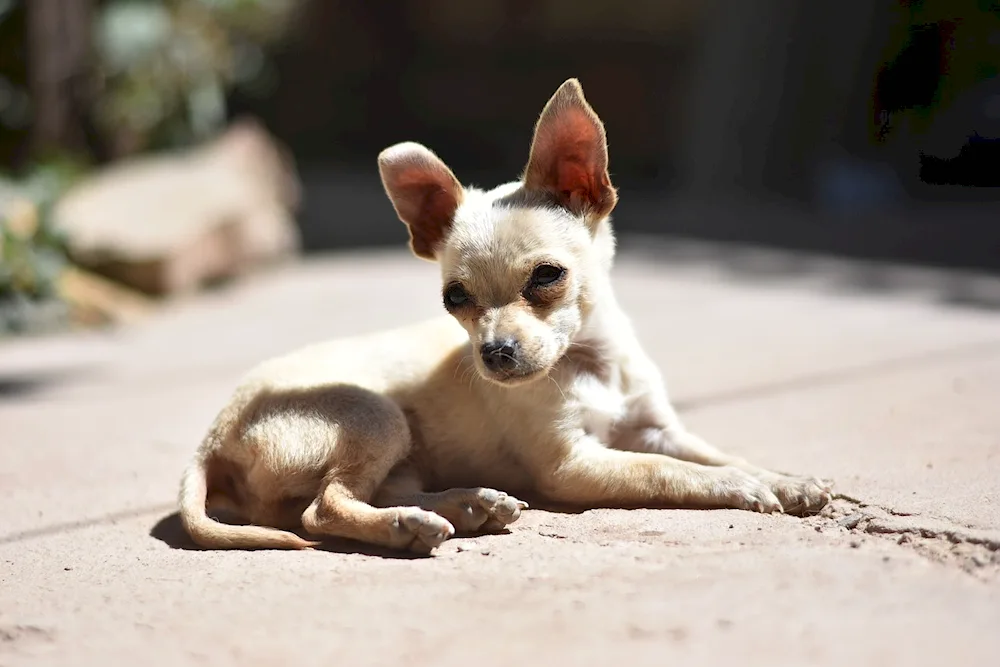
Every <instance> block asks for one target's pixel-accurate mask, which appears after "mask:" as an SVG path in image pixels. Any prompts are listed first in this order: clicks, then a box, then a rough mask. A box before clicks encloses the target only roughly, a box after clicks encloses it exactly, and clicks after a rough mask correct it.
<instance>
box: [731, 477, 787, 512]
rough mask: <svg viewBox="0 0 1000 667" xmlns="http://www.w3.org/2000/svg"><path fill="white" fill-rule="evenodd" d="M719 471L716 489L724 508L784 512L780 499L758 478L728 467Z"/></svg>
mask: <svg viewBox="0 0 1000 667" xmlns="http://www.w3.org/2000/svg"><path fill="white" fill-rule="evenodd" d="M717 470H718V479H717V480H716V484H715V488H716V492H717V493H718V495H719V498H720V500H721V502H722V505H723V506H724V507H727V508H731V509H738V510H749V511H751V512H762V513H764V514H770V513H772V512H778V513H780V512H782V511H783V507H782V504H781V501H780V500H778V497H777V496H776V495H775V494H774V493H773V492H772V491H771V489H770V488H768V486H767V484H765V483H763V482H761V481H760V480H759V479H757V478H756V477H753V476H752V475H750V474H749V473H746V472H743V471H742V470H740V469H739V468H730V467H728V466H727V467H722V468H718V469H717Z"/></svg>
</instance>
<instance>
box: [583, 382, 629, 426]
mask: <svg viewBox="0 0 1000 667" xmlns="http://www.w3.org/2000/svg"><path fill="white" fill-rule="evenodd" d="M573 394H574V397H575V401H574V403H575V405H574V407H575V411H576V414H577V419H579V420H580V422H581V424H582V426H583V430H584V431H586V432H587V433H588V434H590V435H592V436H594V437H595V438H597V439H599V440H600V441H602V442H605V443H607V442H609V441H610V438H611V432H612V431H613V430H614V427H615V425H616V424H618V423H619V422H620V421H621V420H622V419H624V418H625V415H626V413H627V403H626V398H625V395H624V394H623V393H622V391H621V389H619V388H618V386H617V384H612V383H606V382H602V381H601V380H600V379H599V378H597V377H594V376H590V375H587V376H582V377H579V378H577V380H576V382H575V383H574V391H573Z"/></svg>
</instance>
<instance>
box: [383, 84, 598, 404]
mask: <svg viewBox="0 0 1000 667" xmlns="http://www.w3.org/2000/svg"><path fill="white" fill-rule="evenodd" d="M378 164H379V172H380V174H381V176H382V183H383V185H384V186H385V190H386V193H387V194H388V195H389V199H390V200H391V201H392V204H393V206H394V207H395V209H396V213H397V214H398V215H399V217H400V219H401V220H402V221H403V222H405V223H406V225H407V227H409V230H410V247H411V248H412V249H413V252H414V253H415V254H416V255H417V256H418V257H422V258H424V259H429V260H437V261H438V262H439V263H440V265H441V273H442V278H443V288H442V290H443V299H444V306H445V308H446V309H447V310H448V312H450V313H451V314H452V315H453V316H454V317H455V318H456V319H457V320H458V321H459V322H460V323H461V324H462V326H463V327H465V329H466V331H468V332H469V338H470V340H471V342H472V346H473V350H474V351H475V354H474V355H473V356H474V358H475V364H476V368H477V369H478V371H479V373H480V374H481V375H482V376H483V377H484V378H486V379H487V380H491V381H493V382H497V383H500V384H507V385H512V384H519V383H521V382H527V381H530V380H533V379H536V378H540V377H543V376H544V375H545V374H546V373H547V372H548V371H549V370H550V369H551V368H552V367H553V366H554V365H555V364H556V362H558V361H559V359H560V358H561V357H562V356H563V354H564V353H565V352H566V350H567V348H568V347H569V345H570V343H571V342H572V341H573V339H574V337H575V336H576V335H577V334H578V333H579V332H580V330H581V328H582V327H583V326H584V323H585V321H586V318H587V315H588V314H589V313H590V311H591V310H592V308H593V306H594V304H595V302H596V301H597V300H598V299H599V298H601V295H602V294H603V292H604V289H605V283H606V280H607V274H608V271H609V269H610V264H611V258H612V255H613V252H614V239H613V237H612V234H611V229H610V225H609V223H608V215H609V214H610V213H611V210H612V209H613V208H614V206H615V203H616V202H617V199H618V196H617V193H616V191H615V189H614V187H613V186H612V185H611V179H610V177H609V175H608V151H607V143H606V141H605V133H604V126H603V125H602V123H601V121H600V119H599V118H598V117H597V114H595V113H594V111H593V109H591V107H590V105H589V104H587V101H586V100H585V99H584V96H583V90H582V89H581V88H580V84H579V83H578V82H577V81H576V80H575V79H570V80H569V81H566V83H564V84H563V85H562V86H560V87H559V89H558V90H557V91H556V93H555V94H554V95H553V96H552V98H551V99H550V100H549V102H548V104H546V106H545V108H544V110H543V111H542V113H541V116H540V117H539V119H538V122H537V124H536V126H535V135H534V139H533V141H532V145H531V151H530V153H529V158H528V163H527V167H526V168H525V171H524V175H523V178H522V180H521V181H519V182H514V183H508V184H506V185H501V186H499V187H497V188H494V189H493V190H490V191H482V190H479V189H476V188H471V187H468V188H467V187H463V186H462V185H461V183H459V181H458V179H456V178H455V176H454V174H453V173H452V172H451V170H450V169H449V168H448V167H447V166H446V165H445V164H444V162H442V161H441V160H440V159H439V158H438V157H437V156H436V155H435V154H434V153H432V152H431V151H430V150H428V149H427V148H425V147H424V146H421V145H420V144H416V143H410V142H407V143H401V144H396V145H395V146H391V147H390V148H387V149H386V150H384V151H383V152H382V153H381V154H380V155H379V158H378Z"/></svg>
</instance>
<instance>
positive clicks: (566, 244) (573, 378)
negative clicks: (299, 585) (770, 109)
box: [180, 79, 830, 553]
mask: <svg viewBox="0 0 1000 667" xmlns="http://www.w3.org/2000/svg"><path fill="white" fill-rule="evenodd" d="M378 165H379V171H380V173H381V176H382V181H383V184H384V185H385V189H386V192H387V194H388V196H389V198H390V199H391V200H392V203H393V205H394V207H395V209H396V212H397V213H398V215H399V217H400V218H401V219H402V221H403V222H405V223H406V225H407V226H408V227H409V231H410V235H411V247H412V249H413V252H414V253H415V254H416V255H418V256H419V257H422V258H425V259H429V260H436V261H437V262H438V263H439V264H440V267H441V275H442V290H443V299H444V305H445V308H446V309H447V310H448V311H449V315H447V316H444V317H442V318H441V319H439V320H435V321H431V322H427V323H424V324H418V325H414V326H410V327H407V328H401V329H398V330H395V331H389V332H385V333H381V334H378V335H374V336H366V337H363V338H357V339H348V340H336V341H333V342H328V343H324V344H320V345H316V346H312V347H308V348H306V349H303V350H300V351H298V352H294V353H292V354H290V355H288V356H285V357H282V358H278V359H274V360H271V361H268V362H266V363H264V364H263V365H261V366H259V367H258V368H257V369H256V370H254V371H253V372H251V373H250V375H249V376H248V377H247V378H246V379H245V381H244V382H243V384H242V385H241V386H240V387H239V389H238V390H237V391H236V393H235V395H234V397H233V398H232V400H231V402H230V403H229V405H228V406H227V407H226V408H225V409H224V410H223V411H222V413H221V414H220V415H219V416H218V418H217V419H216V421H215V423H214V424H213V426H212V427H211V430H210V431H209V433H208V435H207V437H206V438H205V441H204V442H203V444H202V446H201V448H200V449H199V450H198V453H197V455H196V457H195V459H194V461H193V462H192V464H191V465H190V467H189V468H188V470H187V472H186V473H185V475H184V478H183V481H182V484H181V492H180V509H181V517H182V519H183V523H184V525H185V527H186V528H187V530H188V532H189V534H190V535H191V537H192V538H193V539H194V541H195V542H197V543H198V544H200V545H203V546H206V547H216V548H227V547H228V548H240V547H242V548H252V547H285V548H306V547H309V546H312V545H314V544H315V543H314V542H310V541H308V540H306V539H303V538H301V537H299V536H298V535H296V534H295V533H293V532H291V531H292V530H295V529H298V528H305V530H306V531H307V532H308V533H309V534H310V535H313V536H316V537H317V538H319V537H321V536H339V537H345V538H353V539H356V540H360V541H362V542H367V543H371V544H376V545H383V546H387V547H392V548H401V549H410V550H414V551H418V552H425V553H426V552H429V551H430V550H432V549H433V548H434V547H436V546H438V545H439V544H441V542H442V541H444V540H445V539H447V538H448V537H450V536H451V535H453V534H454V533H455V532H456V531H460V532H464V533H474V532H487V531H497V530H500V529H502V528H503V527H504V526H505V525H507V524H509V523H511V522H513V521H515V520H517V518H518V516H519V515H520V512H521V510H523V509H524V508H525V507H526V504H525V503H523V502H522V501H520V500H518V499H517V498H515V497H514V496H513V495H507V494H508V493H510V494H517V495H518V496H522V497H537V498H542V499H547V500H549V501H555V502H556V503H564V504H571V505H575V506H581V507H602V506H645V507H660V506H686V507H704V508H737V509H746V510H753V511H757V512H781V511H785V512H790V513H806V512H813V511H816V510H818V509H820V508H822V507H823V506H824V505H825V504H826V503H827V502H828V501H829V498H830V495H829V492H830V489H829V488H828V487H827V486H825V485H824V484H822V483H821V482H819V481H818V480H814V479H807V478H794V477H787V476H784V475H781V474H777V473H773V472H769V471H767V470H763V469H761V468H758V467H756V466H754V465H751V464H749V463H747V462H746V461H744V460H742V459H739V458H736V457H734V456H730V455H727V454H724V453H722V452H721V451H719V450H718V449H716V448H714V447H712V446H711V445H709V444H707V443H706V442H705V441H703V440H701V439H700V438H698V437H697V436H695V435H694V434H692V433H690V432H689V431H687V430H686V429H685V428H684V426H683V425H682V424H681V422H680V420H679V419H678V417H677V415H676V414H675V412H674V410H673V409H672V408H671V405H670V403H669V402H668V399H667V395H666V392H665V390H664V388H663V383H662V381H661V378H660V374H659V372H658V371H657V369H656V367H655V366H654V364H653V363H652V362H651V361H650V359H649V358H648V357H647V356H646V354H645V353H644V352H643V350H642V348H641V347H640V345H639V343H638V342H637V340H636V337H635V335H634V333H633V331H632V328H631V326H630V323H629V320H628V318H627V317H626V315H625V313H623V312H622V310H621V309H620V308H619V306H618V304H617V302H616V300H615V296H614V293H613V291H612V288H611V282H610V278H609V272H610V268H611V263H612V257H613V255H614V239H613V236H612V231H611V226H610V223H609V220H608V216H609V214H610V213H611V211H612V209H613V208H614V206H615V203H616V201H617V193H616V191H615V189H614V187H612V185H611V181H610V178H609V176H608V156H607V146H606V143H605V134H604V127H603V125H602V124H601V121H600V120H599V119H598V117H597V115H596V114H595V113H594V111H593V110H592V109H591V107H590V106H589V105H588V103H587V102H586V101H585V99H584V96H583V91H582V89H581V88H580V85H579V83H578V82H577V81H576V80H574V79H571V80H569V81H567V82H566V83H564V84H563V85H562V86H561V87H560V88H559V89H558V90H557V91H556V93H555V94H554V95H553V97H552V98H551V100H549V103H548V104H547V105H546V107H545V109H544V110H543V111H542V114H541V117H540V118H539V120H538V123H537V125H536V128H535V135H534V140H533V143H532V146H531V152H530V157H529V159H528V164H527V167H526V169H525V172H524V175H523V178H522V180H521V181H519V182H514V183H509V184H506V185H501V186H499V187H497V188H494V189H493V190H489V191H482V190H478V189H475V188H468V187H463V186H462V185H461V184H460V183H459V181H458V180H457V179H456V178H455V176H454V175H453V174H452V172H451V170H450V169H449V168H448V167H447V166H445V164H444V163H443V162H441V160H440V159H438V158H437V156H435V155H434V153H432V152H431V151H430V150H428V149H427V148H424V147H423V146H421V145H419V144H415V143H402V144H398V145H395V146H392V147H390V148H388V149H386V150H385V151H383V152H382V154H381V155H379V158H378ZM211 508H218V509H229V510H232V511H235V512H236V513H238V514H239V515H241V516H242V517H243V518H244V519H246V520H247V521H249V523H250V525H230V524H224V523H220V522H217V521H215V520H213V519H211V518H210V517H209V516H208V513H207V510H208V509H211Z"/></svg>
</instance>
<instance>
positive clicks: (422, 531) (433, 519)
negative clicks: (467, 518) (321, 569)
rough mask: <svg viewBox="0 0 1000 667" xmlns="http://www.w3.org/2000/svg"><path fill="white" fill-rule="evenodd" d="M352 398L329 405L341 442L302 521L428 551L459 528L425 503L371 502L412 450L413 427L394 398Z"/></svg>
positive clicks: (317, 531)
mask: <svg viewBox="0 0 1000 667" xmlns="http://www.w3.org/2000/svg"><path fill="white" fill-rule="evenodd" d="M342 398H346V397H342ZM350 399H351V400H350V401H346V400H341V401H338V402H337V407H336V408H334V407H331V408H330V414H329V417H330V418H331V420H332V421H334V422H336V423H337V425H338V426H339V428H338V430H337V435H336V439H337V442H336V446H335V447H333V448H332V452H331V455H330V459H329V460H328V462H327V465H328V468H327V472H326V475H325V476H324V478H323V481H322V483H321V484H320V488H319V492H318V494H317V495H316V497H315V499H314V500H313V501H312V502H311V503H310V504H309V506H308V507H307V508H306V510H305V511H304V512H303V513H302V526H303V527H304V528H305V529H306V530H307V531H308V532H309V533H311V534H314V535H330V536H335V537H344V538H348V539H353V540H358V541H360V542H365V543H368V544H374V545H379V546H386V547H390V548H393V549H409V550H410V551H415V552H417V553H429V552H430V551H431V550H432V549H434V547H436V546H438V545H439V544H441V543H442V542H444V541H445V540H446V539H448V538H449V537H451V536H452V535H453V534H454V533H455V529H454V527H453V526H452V525H451V523H449V522H448V521H447V520H446V519H444V518H443V517H441V516H440V515H438V514H435V513H434V512H430V511H427V510H425V509H422V508H420V507H415V506H410V507H399V506H396V507H373V506H372V505H371V504H369V501H370V500H371V498H372V496H373V495H374V494H375V491H376V489H377V488H378V487H379V485H380V484H381V483H382V482H383V480H385V478H386V476H387V475H388V474H389V471H390V470H391V469H392V468H393V466H395V465H396V464H397V463H398V462H399V461H400V460H401V459H402V458H404V457H405V456H406V454H407V453H408V452H409V448H410V431H409V427H408V425H407V423H406V419H405V417H404V416H403V413H402V411H400V409H399V408H398V406H397V405H396V404H395V403H393V402H392V401H390V400H389V399H387V398H385V397H383V396H379V395H377V394H373V393H370V392H364V391H363V390H356V391H355V392H354V395H353V396H350ZM345 408H346V409H345Z"/></svg>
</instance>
